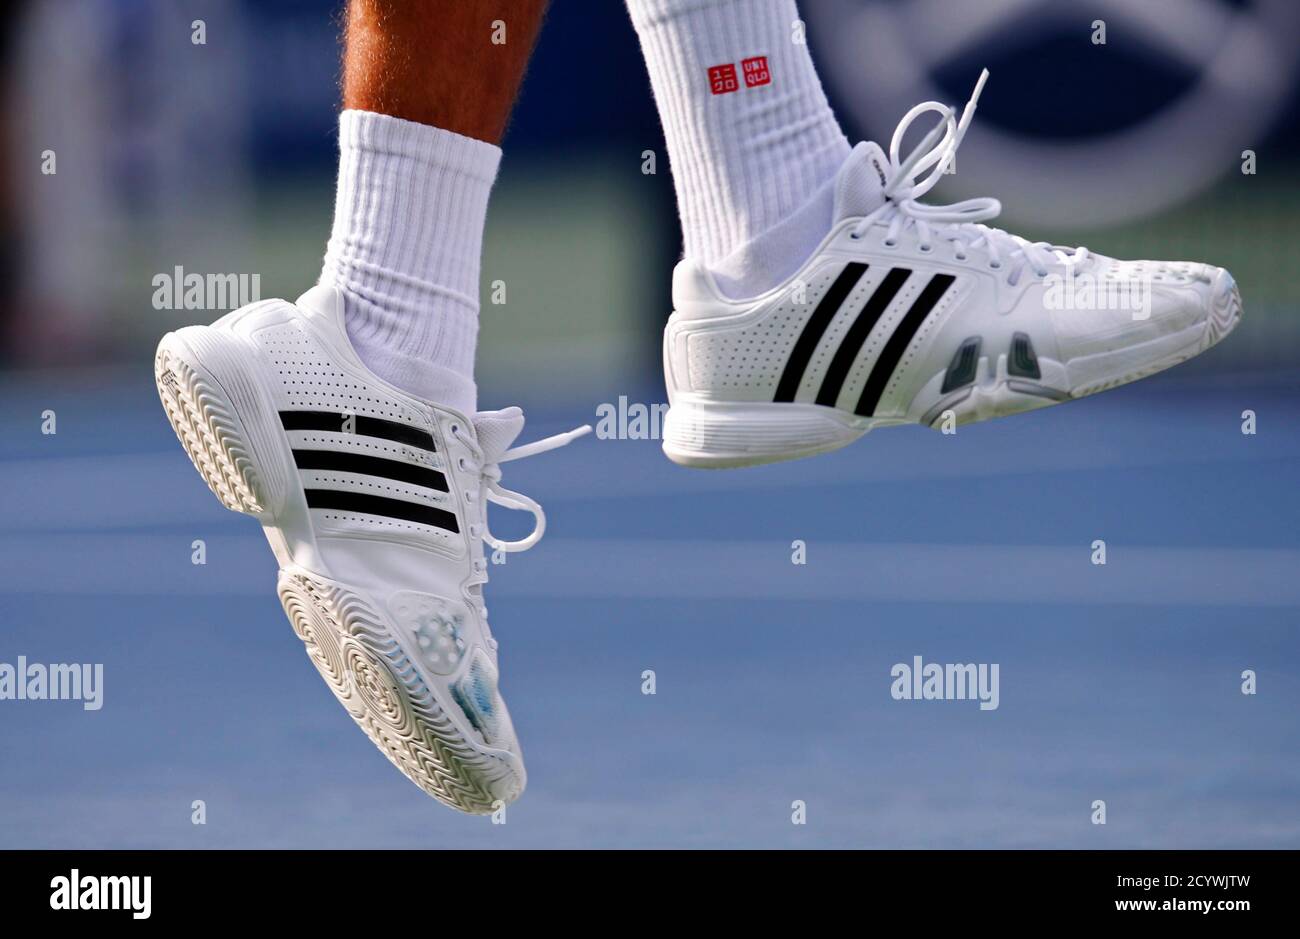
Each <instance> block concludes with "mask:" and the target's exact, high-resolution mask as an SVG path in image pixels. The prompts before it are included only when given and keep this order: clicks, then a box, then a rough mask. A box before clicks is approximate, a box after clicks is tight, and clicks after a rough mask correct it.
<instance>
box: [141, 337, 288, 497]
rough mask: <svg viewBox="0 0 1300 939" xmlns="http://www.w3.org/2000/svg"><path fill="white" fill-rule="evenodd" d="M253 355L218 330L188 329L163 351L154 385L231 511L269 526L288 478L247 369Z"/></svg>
mask: <svg viewBox="0 0 1300 939" xmlns="http://www.w3.org/2000/svg"><path fill="white" fill-rule="evenodd" d="M250 354H251V352H250V350H249V349H248V348H247V347H246V346H245V345H244V344H242V343H241V342H239V340H238V339H236V338H234V337H233V336H230V335H227V334H226V333H224V332H222V331H221V330H218V329H213V328H212V327H210V326H187V327H185V328H184V329H179V330H177V331H176V332H174V333H168V334H167V335H165V336H164V337H163V338H162V341H161V342H160V343H159V344H158V352H157V354H156V356H155V358H154V379H155V380H156V382H157V384H158V396H159V398H160V399H161V400H162V405H163V409H164V410H165V411H166V413H167V420H168V421H170V422H171V425H172V429H173V430H174V431H176V437H177V439H179V440H180V442H181V446H182V447H183V448H184V449H185V453H186V454H187V455H188V456H189V458H190V461H191V462H192V463H193V464H194V468H195V469H196V470H198V472H199V475H200V476H202V477H203V481H204V482H206V483H207V484H208V488H209V489H211V490H212V492H213V494H214V495H215V496H216V497H217V498H218V499H219V500H220V501H221V504H222V505H224V506H225V507H226V508H228V509H231V510H232V511H235V512H243V513H244V514H246V515H252V516H255V517H257V518H259V519H261V520H263V521H267V520H269V518H270V517H271V516H272V515H273V514H274V512H275V509H276V507H277V506H278V505H279V503H280V501H281V500H282V499H283V496H284V493H285V490H286V485H287V484H286V477H285V472H284V470H283V468H282V467H281V466H280V464H279V461H277V460H269V461H268V460H265V459H259V452H260V453H272V452H274V450H273V449H272V447H271V442H270V440H269V439H267V440H259V439H258V437H259V436H260V437H266V436H267V434H268V430H267V420H268V419H269V418H272V417H274V411H273V409H272V408H270V406H269V405H268V404H266V402H265V400H264V398H265V396H264V393H263V392H262V391H261V388H260V386H259V385H258V382H257V379H256V378H255V377H254V376H253V375H252V374H251V373H250V372H249V370H248V369H247V368H246V366H245V364H244V363H245V361H246V360H247V359H248V356H249V355H250Z"/></svg>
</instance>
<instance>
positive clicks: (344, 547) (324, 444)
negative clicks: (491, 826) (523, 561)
mask: <svg viewBox="0 0 1300 939" xmlns="http://www.w3.org/2000/svg"><path fill="white" fill-rule="evenodd" d="M155 373H156V377H157V381H158V391H159V394H160V395H161V397H162V402H163V406H164V408H165V409H166V411H167V417H168V419H169V420H170V421H171V424H172V427H173V428H174V429H175V430H176V435H177V436H178V437H179V438H180V441H181V444H182V445H183V446H184V448H185V452H186V453H188V454H189V456H190V459H191V460H192V461H193V462H194V466H195V467H196V468H197V469H198V471H199V474H200V475H201V476H202V477H203V479H204V481H206V482H207V484H208V486H209V487H210V488H211V489H212V491H213V492H214V493H215V494H216V496H217V498H218V499H220V500H221V502H222V504H224V505H225V506H226V507H227V508H230V509H234V510H235V511H237V512H244V513H246V514H248V515H252V516H253V517H255V518H256V519H257V520H258V521H259V522H261V523H262V526H263V529H264V531H265V532H266V536H267V539H268V540H269V541H270V543H271V548H272V550H273V551H274V552H275V556H276V559H277V560H278V561H279V564H280V577H279V595H280V600H281V602H282V603H283V604H284V608H285V612H286V613H288V615H289V620H290V622H291V623H292V625H293V629H294V631H295V632H296V633H297V634H298V636H299V638H301V639H302V641H303V642H304V643H305V644H306V646H307V653H308V655H309V656H310V657H311V660H312V662H313V664H314V665H315V666H316V668H317V670H319V671H320V673H321V676H322V677H323V678H324V679H325V681H326V683H327V684H328V685H329V686H330V689H331V690H332V691H333V692H334V694H335V695H336V696H337V697H338V699H339V701H340V702H341V703H342V704H343V706H344V707H345V708H346V709H347V711H348V713H349V714H351V715H352V717H353V719H354V720H356V722H357V724H358V725H360V727H361V729H362V730H364V731H365V732H366V733H367V734H368V735H369V736H370V738H371V739H372V740H373V741H374V742H375V744H376V745H377V746H378V747H379V749H380V750H382V751H383V752H384V755H385V756H387V757H388V758H389V759H390V760H391V761H392V762H393V763H394V764H395V765H396V766H397V768H398V769H400V770H401V771H402V772H403V773H405V774H406V775H407V776H408V777H409V778H410V779H411V781H412V782H414V783H415V784H416V785H417V786H419V787H420V788H421V789H423V790H424V791H425V792H427V793H428V794H429V795H431V796H433V797H434V798H436V799H438V800H439V801H441V802H444V803H446V804H447V805H449V806H451V807H452V808H455V809H459V810H461V811H463V812H471V813H487V812H491V811H493V810H494V809H495V808H497V807H499V806H500V805H502V804H505V803H508V802H510V801H512V800H513V799H515V798H517V797H518V796H519V794H520V793H521V792H522V791H523V788H524V783H525V774H524V763H523V758H522V755H521V753H520V749H519V743H518V741H517V740H516V739H515V732H514V728H513V726H512V724H511V721H510V715H509V712H508V711H507V710H506V706H505V703H504V702H503V701H502V699H501V695H500V693H499V692H498V690H497V644H496V642H495V640H493V638H492V634H491V632H490V631H489V630H488V624H487V609H486V608H485V606H484V604H483V593H482V591H483V585H484V584H485V583H486V582H487V567H486V563H485V558H484V552H483V542H484V541H487V542H488V543H489V544H491V545H493V546H494V547H496V548H499V549H501V550H505V551H520V550H524V549H527V548H529V547H531V546H532V545H533V544H535V543H536V542H537V540H538V539H539V538H540V537H541V536H542V532H543V529H544V526H545V516H544V515H543V513H542V511H541V508H540V507H539V506H538V505H537V503H535V502H533V501H532V500H531V499H528V498H526V497H525V496H522V495H520V494H518V493H515V492H511V491H510V490H507V489H504V488H502V486H501V485H500V478H501V471H500V464H501V463H504V462H506V461H507V460H513V459H517V458H519V457H522V456H528V455H531V454H533V453H538V452H541V451H543V450H549V449H551V448H553V447H557V446H561V445H563V444H565V443H568V442H569V441H570V440H571V439H573V438H574V437H575V436H579V435H581V434H582V433H585V432H586V431H588V430H590V428H589V427H587V428H580V429H579V430H577V431H573V432H571V433H569V434H561V435H559V436H556V437H551V438H547V439H546V440H541V441H538V442H536V443H533V444H530V445H528V446H524V447H518V448H515V449H509V448H510V445H511V443H512V442H513V441H514V439H515V437H516V436H517V435H518V434H519V431H520V430H521V429H522V427H523V423H524V418H523V414H522V413H521V412H520V411H519V409H518V408H510V409H508V410H504V411H495V412H482V413H479V414H477V415H473V416H472V417H471V416H468V415H464V414H459V413H457V412H455V411H453V410H450V409H448V408H445V407H441V406H439V405H437V404H434V403H430V402H426V401H420V400H417V399H416V398H413V397H411V396H410V395H408V394H405V393H404V392H402V391H400V390H398V389H397V388H394V387H392V386H390V385H388V384H387V383H385V382H383V381H381V380H380V379H378V378H377V377H376V376H375V375H373V374H372V373H371V372H370V371H369V369H367V368H366V367H365V366H364V365H363V364H362V363H361V361H360V359H358V358H357V356H356V353H355V352H354V351H353V349H352V346H351V344H350V343H349V341H348V338H347V331H346V328H345V326H344V323H343V313H342V303H341V301H340V297H339V295H338V293H337V292H336V291H335V290H333V289H332V288H327V287H316V288H313V289H312V290H309V291H308V292H307V293H306V294H304V295H303V296H302V297H300V298H299V299H298V301H297V302H296V303H288V302H286V301H283V300H269V301H265V302H260V303H254V304H251V305H249V306H246V307H244V308H242V309H239V310H236V311H235V312H233V313H231V314H229V315H227V316H225V317H223V318H221V319H220V320H218V321H217V322H216V323H215V324H213V325H212V326H190V327H186V328H184V329H180V330H177V331H176V332H173V333H168V334H167V335H166V336H164V337H163V339H162V342H161V343H160V344H159V346H158V354H157V358H156V362H155ZM489 501H491V502H496V503H498V504H501V505H505V506H508V507H510V508H516V509H524V510H527V511H530V512H532V513H533V515H534V516H535V518H536V525H535V529H534V531H533V533H532V534H531V535H529V536H528V537H527V538H525V539H523V540H521V541H516V542H502V541H498V540H497V539H495V538H493V537H492V535H491V533H490V532H489V531H488V527H487V519H486V509H487V503H488V502H489Z"/></svg>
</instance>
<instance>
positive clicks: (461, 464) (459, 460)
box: [456, 456, 469, 473]
mask: <svg viewBox="0 0 1300 939" xmlns="http://www.w3.org/2000/svg"><path fill="white" fill-rule="evenodd" d="M456 468H457V469H459V470H460V471H461V472H462V473H468V472H469V467H468V466H466V465H465V458H464V457H463V456H458V457H456Z"/></svg>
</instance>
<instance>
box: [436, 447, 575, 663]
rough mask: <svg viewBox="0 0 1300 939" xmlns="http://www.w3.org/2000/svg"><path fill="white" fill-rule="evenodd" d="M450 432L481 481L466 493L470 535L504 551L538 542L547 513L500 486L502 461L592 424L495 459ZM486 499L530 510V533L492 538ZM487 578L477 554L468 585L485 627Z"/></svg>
mask: <svg viewBox="0 0 1300 939" xmlns="http://www.w3.org/2000/svg"><path fill="white" fill-rule="evenodd" d="M451 431H452V433H453V434H455V436H456V439H457V440H459V441H460V442H461V443H463V444H465V446H466V447H468V448H469V450H470V453H471V454H472V455H473V458H474V461H475V463H476V466H477V469H478V475H479V480H480V488H479V489H478V490H473V491H471V492H469V493H468V494H467V498H468V499H469V500H470V502H471V503H477V512H478V521H477V522H473V523H471V524H470V526H469V534H470V537H471V538H481V539H482V540H483V541H485V542H487V543H488V544H490V545H491V546H492V547H494V548H497V549H498V550H501V551H507V552H513V551H527V550H528V549H529V548H531V547H532V546H533V545H535V544H537V542H539V541H541V540H542V535H543V534H545V533H546V513H545V512H544V511H542V507H541V506H540V505H538V504H537V503H536V502H534V501H533V500H532V499H530V498H528V497H527V496H526V495H524V494H523V493H520V492H515V491H514V490H513V489H507V488H506V487H505V486H502V485H501V464H502V463H509V462H510V461H511V460H520V459H523V458H524V457H526V456H533V455H534V454H537V453H545V452H546V451H547V450H554V449H556V448H557V447H563V446H565V445H566V444H569V443H572V442H573V441H574V440H577V439H578V438H579V437H581V436H583V435H584V434H589V433H591V425H590V424H583V425H582V426H581V427H575V428H574V429H573V430H570V431H566V432H565V433H562V434H555V435H554V436H551V437H543V438H542V439H541V440H534V441H533V442H532V443H528V444H524V445H523V446H521V447H511V448H510V449H509V450H506V451H504V452H503V453H501V454H500V455H498V456H496V457H495V458H493V457H489V456H488V455H487V454H486V453H484V452H483V447H482V446H480V445H479V443H478V441H477V440H471V439H470V438H469V437H467V436H465V435H463V434H461V433H460V429H459V427H458V426H457V425H453V426H452V429H451ZM460 468H461V469H462V470H463V471H469V470H471V469H472V467H470V466H469V464H468V462H467V461H465V459H464V458H463V457H462V458H461V463H460ZM480 491H482V492H484V493H485V494H486V497H485V500H484V501H482V502H479V501H478V494H479V492H480ZM488 502H495V503H496V504H497V505H500V506H503V507H504V508H507V509H518V510H520V511H524V512H531V513H533V530H532V532H531V533H530V534H529V535H528V537H526V538H521V539H519V540H518V541H502V540H501V539H500V538H497V537H495V536H494V535H493V534H492V532H491V531H490V530H489V529H488V524H487V503H488ZM479 553H480V552H477V551H476V552H475V554H476V555H478V554H479ZM487 579H488V576H487V563H486V562H485V561H484V560H483V558H482V557H478V556H476V557H475V559H474V572H473V574H472V575H471V576H470V581H469V584H470V588H471V591H472V594H473V596H474V598H475V600H476V601H477V603H478V609H479V613H480V614H481V615H482V617H483V624H484V627H485V628H486V626H487V615H488V611H487V605H486V604H485V603H484V602H483V594H482V586H483V584H485V583H487ZM486 638H487V641H488V643H489V644H490V645H491V646H492V648H494V649H495V648H496V640H495V639H493V638H492V636H491V634H490V633H489V634H488V635H487V637H486Z"/></svg>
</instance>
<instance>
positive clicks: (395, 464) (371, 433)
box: [280, 411, 460, 532]
mask: <svg viewBox="0 0 1300 939" xmlns="http://www.w3.org/2000/svg"><path fill="white" fill-rule="evenodd" d="M345 422H346V423H345ZM280 423H281V424H282V425H283V426H284V429H285V430H319V431H332V432H334V433H339V432H343V431H345V430H346V431H347V432H350V433H355V434H356V435H358V436H361V437H378V438H380V439H381V440H390V441H392V442H393V443H400V444H404V445H406V446H408V447H414V448H415V449H418V450H424V451H426V452H429V453H434V452H436V451H437V448H436V447H435V445H434V442H433V435H432V434H430V433H428V431H424V430H421V429H420V428H418V427H412V426H411V425H409V424H402V423H399V422H397V421H388V420H384V419H382V418H378V417H366V416H364V415H347V416H346V417H345V416H344V415H341V414H336V413H333V412H330V411H281V412H280ZM293 460H294V463H296V464H297V466H298V468H299V469H300V470H332V471H334V472H341V473H358V474H361V475H365V476H371V477H377V478H379V479H391V480H395V481H396V482H402V483H407V484H408V485H412V486H420V487H422V488H425V489H432V490H435V491H437V492H447V491H448V488H447V477H446V476H444V475H443V474H442V473H440V472H439V471H438V470H436V469H433V468H432V467H428V466H421V465H419V464H414V463H405V462H403V461H401V460H389V459H386V458H384V457H378V456H370V455H367V454H363V453H351V452H348V451H342V450H308V449H302V450H298V449H295V450H294V451H293ZM303 492H304V494H305V495H306V497H307V505H308V507H309V508H313V509H333V510H334V511H336V512H357V513H359V514H362V515H377V516H380V517H383V518H397V519H402V520H403V521H408V522H417V523H419V524H421V525H432V526H433V527H435V528H441V529H444V530H445V531H450V532H459V531H460V526H459V525H458V524H457V523H456V515H455V513H453V512H449V511H447V510H446V509H440V508H438V507H437V506H435V505H428V504H426V503H422V502H407V501H406V500H405V499H391V498H388V497H386V496H375V495H369V494H367V493H364V492H350V491H348V490H343V489H304V490H303Z"/></svg>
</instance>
